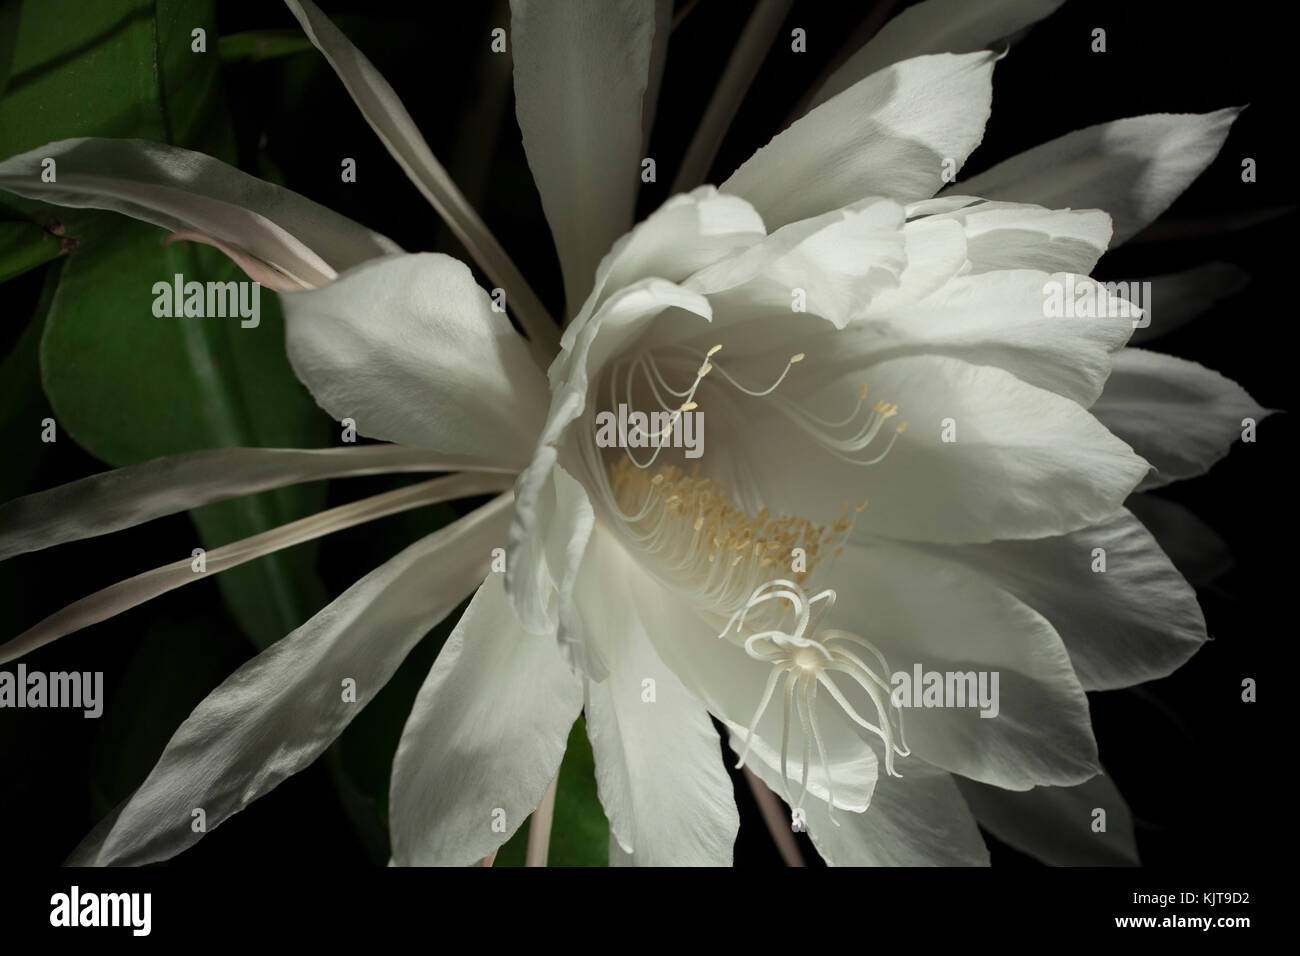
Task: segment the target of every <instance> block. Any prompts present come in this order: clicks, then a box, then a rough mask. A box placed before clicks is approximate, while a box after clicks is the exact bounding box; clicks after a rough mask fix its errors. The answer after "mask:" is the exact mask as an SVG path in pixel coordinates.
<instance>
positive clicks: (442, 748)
mask: <svg viewBox="0 0 1300 956" xmlns="http://www.w3.org/2000/svg"><path fill="white" fill-rule="evenodd" d="M581 707H582V685H581V682H580V681H579V680H578V678H577V677H575V676H574V675H573V673H572V672H571V671H570V670H569V668H568V667H567V666H566V665H565V663H564V661H563V660H562V659H561V657H560V654H559V652H558V651H557V649H556V646H555V640H554V638H553V637H552V636H550V635H535V634H527V633H525V632H524V631H523V630H522V629H521V628H520V627H519V622H518V621H517V620H516V619H515V616H514V612H513V611H512V610H511V609H510V602H509V601H508V600H507V599H506V595H505V589H504V587H503V586H502V581H501V576H500V575H498V574H489V575H488V576H487V580H486V581H484V582H483V586H482V587H480V588H479V590H478V593H477V594H475V595H474V600H473V601H471V602H470V605H469V608H468V609H466V611H465V614H464V616H463V617H461V619H460V623H458V624H457V625H456V629H455V630H454V631H452V633H451V636H450V637H448V638H447V643H446V644H445V645H443V648H442V651H441V653H439V655H438V659H437V660H436V661H435V662H434V665H433V668H432V669H431V670H430V671H429V676H428V678H426V679H425V682H424V686H423V687H421V688H420V693H419V695H418V696H417V697H416V699H415V705H414V706H413V707H412V708H411V715H410V717H409V718H408V719H407V721H406V728H405V729H404V730H403V731H402V740H401V743H400V744H399V745H398V748H397V756H396V757H395V758H394V760H393V780H392V786H391V788H390V797H389V821H390V822H389V827H390V833H391V838H392V844H393V861H394V863H395V864H397V865H399V866H469V865H470V864H472V863H474V862H476V861H477V860H480V859H482V858H483V857H485V856H487V855H488V854H490V853H492V852H493V851H495V850H496V849H497V848H498V847H500V846H501V844H503V843H505V842H506V840H508V839H510V837H511V835H512V834H514V832H515V831H516V830H518V829H519V825H520V824H521V823H523V822H524V820H525V819H526V818H527V816H528V815H529V814H530V813H532V812H533V811H534V810H536V809H537V806H538V804H539V803H541V800H542V795H543V794H544V793H545V792H546V788H547V786H549V785H550V782H551V780H552V779H553V778H554V777H555V774H556V773H557V772H558V771H559V769H560V760H561V759H562V758H563V757H564V747H565V743H566V741H567V740H568V736H569V728H570V727H572V726H573V722H574V720H576V719H577V717H578V711H579V710H580V709H581Z"/></svg>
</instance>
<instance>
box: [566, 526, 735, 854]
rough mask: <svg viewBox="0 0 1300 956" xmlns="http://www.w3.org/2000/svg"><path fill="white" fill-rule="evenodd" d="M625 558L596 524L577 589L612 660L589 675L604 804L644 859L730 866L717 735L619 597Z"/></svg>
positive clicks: (621, 838) (621, 840) (622, 838)
mask: <svg viewBox="0 0 1300 956" xmlns="http://www.w3.org/2000/svg"><path fill="white" fill-rule="evenodd" d="M627 561H628V559H627V556H626V555H625V554H624V553H623V551H622V549H621V548H620V547H619V546H618V545H617V544H616V543H615V542H614V541H613V540H612V539H611V538H610V537H609V534H608V532H603V531H598V532H597V533H596V534H595V535H593V537H592V542H591V547H590V548H589V549H588V551H587V556H586V558H585V559H584V561H583V565H582V570H581V573H580V575H579V578H578V584H577V588H576V589H575V592H574V600H575V602H576V603H577V607H578V613H579V614H580V615H581V616H582V619H583V625H584V627H585V630H586V633H587V639H588V641H590V642H591V643H592V644H596V645H598V646H599V647H600V649H601V651H602V653H603V656H604V657H605V658H606V659H607V660H609V662H610V668H609V675H608V677H607V678H606V679H605V680H603V681H600V682H596V681H592V680H588V681H587V682H586V696H587V705H586V713H587V734H588V736H589V737H590V738H591V747H592V751H593V753H594V754H595V757H596V785H597V790H598V793H599V795H600V802H601V805H602V806H603V807H604V808H605V815H606V816H607V817H608V818H609V823H610V831H611V833H612V835H613V836H614V838H615V839H616V840H617V842H618V844H619V846H620V849H622V850H623V851H624V852H626V853H630V854H631V855H632V860H631V862H632V863H633V864H635V865H637V866H730V865H731V857H732V845H733V844H734V843H735V839H736V831H737V829H738V828H739V826H740V818H739V815H738V814H737V811H736V803H735V799H734V797H733V795H732V788H731V778H730V777H728V776H727V771H726V769H725V768H724V767H723V764H722V747H721V742H720V741H719V740H718V733H717V731H716V730H714V728H713V723H712V722H711V721H710V720H709V714H708V711H707V710H706V709H705V707H704V704H703V703H702V702H701V701H700V700H699V698H697V697H695V696H693V695H692V694H691V693H690V692H689V691H687V689H686V688H685V687H683V686H682V683H681V681H679V680H678V679H677V677H676V675H674V674H673V672H672V671H671V670H669V669H668V668H667V667H666V666H665V665H664V663H663V662H662V661H661V660H660V659H659V657H658V655H657V654H656V653H655V651H654V646H653V645H652V644H651V642H650V639H649V637H648V636H647V634H646V632H645V628H644V625H643V623H642V621H641V618H640V616H639V613H638V610H637V607H636V605H635V602H634V601H632V600H630V599H628V598H627V597H626V596H623V597H622V599H620V595H621V594H623V593H624V592H625V584H624V583H623V581H622V577H623V575H624V574H626V573H629V569H628V568H626V567H625V565H626V563H627Z"/></svg>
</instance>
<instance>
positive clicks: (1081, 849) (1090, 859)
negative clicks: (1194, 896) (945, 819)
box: [958, 773, 1140, 866]
mask: <svg viewBox="0 0 1300 956" xmlns="http://www.w3.org/2000/svg"><path fill="white" fill-rule="evenodd" d="M958 785H959V786H960V787H961V794H962V796H963V797H965V798H966V803H967V804H969V805H970V808H971V810H972V811H973V812H974V814H975V819H977V820H979V822H980V825H981V826H983V827H985V828H986V829H987V830H988V831H989V832H990V833H992V834H993V835H994V836H995V837H997V838H998V839H999V840H1001V841H1002V842H1003V843H1006V844H1007V845H1008V846H1012V847H1014V848H1015V849H1017V850H1020V851H1021V852H1023V853H1028V854H1029V855H1030V856H1032V857H1034V858H1036V859H1038V860H1041V861H1042V862H1044V863H1047V864H1049V865H1051V866H1137V865H1138V864H1139V862H1140V861H1139V860H1138V852H1137V842H1136V839H1135V837H1134V833H1133V814H1132V813H1130V812H1129V808H1128V804H1127V803H1126V802H1125V801H1124V797H1123V796H1122V795H1121V794H1120V792H1119V790H1118V789H1116V787H1115V784H1114V782H1113V781H1112V780H1111V779H1110V777H1108V776H1106V775H1105V774H1101V773H1099V774H1097V776H1095V777H1093V778H1092V779H1091V780H1088V781H1086V782H1085V783H1080V784H1075V785H1074V786H1072V787H1034V789H1032V790H1025V791H1023V792H1017V791H1014V790H1002V789H999V788H997V787H989V786H986V785H984V784H981V783H976V782H975V781H973V780H959V781H958ZM1098 810H1104V811H1105V817H1104V818H1103V817H1100V816H1098V815H1097V811H1098ZM1103 821H1104V824H1105V829H1098V826H1100V825H1101V823H1102V822H1103Z"/></svg>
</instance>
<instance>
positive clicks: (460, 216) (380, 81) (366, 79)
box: [285, 0, 558, 354]
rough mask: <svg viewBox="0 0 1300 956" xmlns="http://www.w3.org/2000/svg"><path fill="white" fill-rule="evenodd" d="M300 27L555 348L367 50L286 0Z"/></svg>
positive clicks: (533, 331) (546, 321) (303, 3)
mask: <svg viewBox="0 0 1300 956" xmlns="http://www.w3.org/2000/svg"><path fill="white" fill-rule="evenodd" d="M285 3H286V4H287V5H288V7H289V10H290V12H292V13H293V15H294V16H295V17H297V19H298V22H299V24H301V25H302V29H303V32H304V33H306V34H307V38H308V39H309V40H311V42H312V44H313V45H314V46H315V47H316V49H318V50H320V51H321V53H323V54H324V55H325V59H326V60H327V61H329V65H330V66H331V67H333V68H334V72H335V73H337V74H338V77H339V79H340V80H342V81H343V85H344V86H345V87H346V88H347V91H348V95H350V96H351V97H352V100H353V102H354V103H356V104H357V108H358V109H360V110H361V115H362V116H364V117H365V120H366V122H367V123H369V124H370V128H371V129H372V130H374V131H375V135H377V136H378V137H379V139H380V141H381V142H383V144H384V146H385V147H386V148H387V149H388V152H389V154H390V155H391V156H392V157H393V159H395V160H397V164H398V165H399V166H401V167H402V170H403V171H404V172H405V173H406V175H407V176H408V177H410V179H411V182H413V183H414V184H415V186H416V188H418V189H419V190H420V192H421V193H422V194H423V195H424V198H425V199H427V200H429V203H430V204H431V205H432V206H433V208H434V209H436V210H437V212H438V215H440V216H442V218H443V220H444V221H445V222H446V223H447V225H448V226H449V227H450V228H451V230H452V232H454V233H455V234H456V238H457V239H459V240H460V241H461V242H462V243H464V245H465V248H466V249H468V250H469V253H470V255H471V256H473V257H474V261H475V262H477V263H478V264H479V265H480V266H481V267H482V268H483V271H484V272H486V273H487V275H488V277H489V278H490V279H491V280H492V281H493V282H495V283H498V284H499V285H500V286H501V287H502V288H504V289H505V290H506V293H507V295H508V298H509V302H510V306H511V308H513V309H514V310H515V314H516V315H518V316H519V321H520V324H522V325H523V327H524V330H525V331H526V332H527V333H528V334H529V336H530V337H531V338H532V339H533V341H534V342H535V343H536V344H537V345H538V347H539V349H541V350H542V352H543V353H545V354H549V353H550V351H551V350H552V349H553V347H554V343H555V339H556V336H557V334H558V331H557V329H556V327H555V323H554V322H553V321H551V319H550V317H549V316H548V315H547V314H546V308H545V307H544V306H543V305H542V303H541V301H540V300H539V299H538V298H537V296H536V294H535V293H534V292H533V290H532V288H531V287H530V286H529V285H528V282H527V281H526V280H525V279H524V277H523V275H521V274H520V272H519V270H518V269H517V268H515V264H514V263H513V262H511V261H510V257H509V256H508V255H506V252H505V250H504V249H503V248H501V244H500V243H499V242H497V241H496V238H495V237H494V236H493V235H492V233H491V232H490V231H489V230H488V228H487V226H486V225H485V224H484V222H483V220H482V219H480V218H479V215H478V213H477V212H475V211H474V207H473V206H471V205H470V204H469V201H468V200H467V199H466V198H465V196H464V195H463V194H462V193H461V191H460V190H459V189H458V188H457V186H456V184H455V183H454V182H452V179H451V177H450V176H449V175H447V171H446V170H445V169H443V167H442V164H441V163H439V162H438V160H437V159H436V158H435V157H434V155H433V152H432V151H431V150H430V149H429V145H428V144H427V143H426V142H425V141H424V137H423V136H421V135H420V130H419V129H418V128H417V127H416V125H415V121H414V120H412V119H411V114H410V113H408V112H407V111H406V107H405V106H403V105H402V101H401V99H400V98H398V96H397V93H396V91H394V90H393V88H392V87H391V86H389V84H388V81H387V80H385V79H384V78H383V76H382V75H380V73H379V71H378V70H376V69H375V67H374V65H373V64H372V63H371V62H370V61H369V60H368V59H366V57H365V55H364V54H363V53H362V52H361V51H360V50H358V49H357V48H356V47H355V46H353V45H352V42H351V41H350V40H349V39H348V38H347V37H346V36H345V35H344V34H343V32H342V31H341V30H339V28H338V27H336V26H335V25H334V24H333V23H332V22H330V20H329V18H328V17H326V16H325V15H324V14H323V13H321V11H320V9H319V8H318V7H317V6H316V4H314V3H312V2H311V0H285Z"/></svg>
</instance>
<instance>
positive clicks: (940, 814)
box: [731, 734, 989, 866]
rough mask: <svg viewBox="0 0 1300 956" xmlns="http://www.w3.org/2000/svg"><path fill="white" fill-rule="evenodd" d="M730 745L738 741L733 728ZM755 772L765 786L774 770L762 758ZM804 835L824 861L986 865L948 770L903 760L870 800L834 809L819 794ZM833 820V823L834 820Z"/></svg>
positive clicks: (772, 781) (809, 808)
mask: <svg viewBox="0 0 1300 956" xmlns="http://www.w3.org/2000/svg"><path fill="white" fill-rule="evenodd" d="M731 746H732V748H733V749H735V748H736V747H743V746H744V743H743V741H742V740H739V739H737V738H736V736H735V735H734V734H733V736H732V738H731ZM754 772H755V773H756V774H758V775H759V777H760V778H761V779H762V780H763V782H764V783H766V784H767V785H768V786H769V787H772V786H780V780H779V774H778V773H776V772H775V771H773V770H772V768H770V767H768V766H767V765H766V764H763V763H758V764H755V765H754ZM804 813H805V819H804V825H805V827H806V828H807V831H808V836H809V838H810V839H811V840H812V842H813V846H815V847H816V848H817V852H818V853H819V854H821V858H822V859H823V860H825V861H826V863H827V865H828V866H987V865H988V862H989V854H988V850H987V849H985V847H984V839H983V838H982V837H981V836H980V832H979V828H978V827H976V826H975V818H974V817H972V816H971V812H970V810H969V809H967V807H966V804H965V802H964V801H963V800H962V797H961V794H960V793H959V792H958V790H957V784H956V782H955V781H954V780H953V777H952V775H951V774H949V773H948V772H947V771H944V770H938V769H936V768H935V767H931V766H929V765H928V764H925V763H923V762H921V761H919V760H912V761H908V762H907V765H906V771H905V775H904V777H903V778H902V779H899V778H897V777H886V776H882V777H881V778H880V780H879V781H877V783H876V790H875V793H874V794H873V795H872V798H871V806H869V807H867V809H866V810H864V811H863V812H862V813H837V814H836V815H835V821H834V822H833V821H832V820H831V818H830V813H829V810H828V808H827V806H826V804H825V803H823V802H822V801H820V800H816V801H811V802H810V803H809V804H808V805H806V806H805V807H804ZM837 823H838V825H837Z"/></svg>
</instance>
